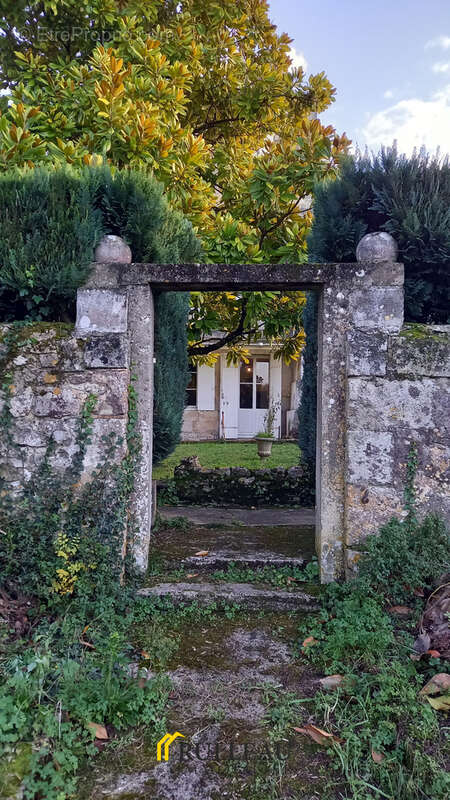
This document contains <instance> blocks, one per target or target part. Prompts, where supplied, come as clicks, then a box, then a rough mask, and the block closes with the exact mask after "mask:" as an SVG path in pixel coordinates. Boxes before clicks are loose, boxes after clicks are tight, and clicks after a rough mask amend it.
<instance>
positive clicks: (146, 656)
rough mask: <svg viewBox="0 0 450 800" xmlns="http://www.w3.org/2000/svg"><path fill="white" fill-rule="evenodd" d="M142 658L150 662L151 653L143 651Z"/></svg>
mask: <svg viewBox="0 0 450 800" xmlns="http://www.w3.org/2000/svg"><path fill="white" fill-rule="evenodd" d="M141 656H142V658H145V659H147V660H148V659H149V658H150V653H147V650H141Z"/></svg>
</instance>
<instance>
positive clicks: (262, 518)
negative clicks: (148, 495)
mask: <svg viewBox="0 0 450 800" xmlns="http://www.w3.org/2000/svg"><path fill="white" fill-rule="evenodd" d="M158 513H159V515H160V517H161V518H162V519H163V520H164V519H168V520H171V519H175V518H176V517H184V518H185V519H187V520H188V521H189V522H191V523H192V524H193V525H205V526H206V525H208V526H211V525H212V526H214V525H216V524H217V523H218V522H219V523H221V524H222V525H229V526H231V525H245V526H246V527H257V528H261V527H263V526H269V527H271V528H273V527H274V526H280V525H281V526H292V527H297V528H300V529H301V528H304V527H305V526H307V527H308V526H314V525H315V520H316V512H315V509H314V508H273V507H272V508H239V507H238V506H235V507H234V506H204V505H203V506H160V507H159V508H158Z"/></svg>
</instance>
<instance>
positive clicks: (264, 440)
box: [255, 402, 281, 458]
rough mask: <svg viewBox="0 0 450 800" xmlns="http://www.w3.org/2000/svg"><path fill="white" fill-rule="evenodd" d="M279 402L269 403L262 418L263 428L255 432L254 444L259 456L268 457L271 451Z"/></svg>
mask: <svg viewBox="0 0 450 800" xmlns="http://www.w3.org/2000/svg"><path fill="white" fill-rule="evenodd" d="M280 405H281V403H280V402H278V403H271V404H270V406H269V408H268V409H267V414H266V416H265V418H264V430H262V431H261V432H260V433H257V434H256V437H255V438H256V444H257V446H258V455H259V457H260V458H269V456H270V455H271V453H272V445H273V443H274V441H275V436H274V430H273V429H274V424H275V417H276V415H277V411H278V409H279V408H280Z"/></svg>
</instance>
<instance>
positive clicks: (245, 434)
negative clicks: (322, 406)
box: [181, 343, 300, 442]
mask: <svg viewBox="0 0 450 800" xmlns="http://www.w3.org/2000/svg"><path fill="white" fill-rule="evenodd" d="M249 351H250V353H249V360H248V363H246V362H244V361H241V363H240V364H239V365H234V364H230V365H228V364H227V351H226V350H224V351H222V352H220V356H219V359H218V360H217V362H216V363H215V364H214V366H206V365H201V366H194V365H193V366H192V368H191V375H190V382H189V386H188V389H187V398H186V408H185V411H184V417H183V428H182V432H181V438H182V441H185V442H190V441H204V440H208V439H211V440H213V439H251V438H253V437H254V436H256V434H257V433H259V432H261V431H263V430H264V425H265V421H266V416H267V412H268V410H269V407H272V408H273V409H274V410H275V422H274V435H275V437H276V438H277V439H280V438H291V437H295V436H296V433H297V428H298V425H297V408H298V403H299V394H298V392H299V388H298V387H299V378H300V362H295V361H293V362H291V363H290V364H285V363H284V362H283V361H282V360H280V359H276V358H275V357H274V355H273V348H272V347H270V346H269V345H264V344H263V343H261V344H254V345H252V346H250V348H249Z"/></svg>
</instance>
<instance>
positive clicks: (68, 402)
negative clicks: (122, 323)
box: [0, 323, 130, 490]
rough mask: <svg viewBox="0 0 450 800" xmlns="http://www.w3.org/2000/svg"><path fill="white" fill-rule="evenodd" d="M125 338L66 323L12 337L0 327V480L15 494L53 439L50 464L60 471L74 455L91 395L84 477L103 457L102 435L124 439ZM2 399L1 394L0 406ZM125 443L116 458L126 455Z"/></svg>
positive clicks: (30, 329)
mask: <svg viewBox="0 0 450 800" xmlns="http://www.w3.org/2000/svg"><path fill="white" fill-rule="evenodd" d="M128 363H129V354H128V337H127V334H126V333H122V334H120V333H101V334H95V333H92V334H88V335H85V336H78V335H75V332H74V328H73V326H71V325H56V324H55V325H50V324H46V323H36V324H34V325H32V326H26V327H24V328H22V329H20V330H19V331H18V332H17V334H16V333H15V334H14V336H13V337H12V336H11V329H9V328H8V327H7V326H3V327H2V328H1V329H0V372H1V376H2V380H1V383H2V384H3V382H4V380H5V376H7V375H9V376H10V377H9V378H8V381H7V386H8V392H9V395H10V400H9V405H10V414H11V428H10V434H11V442H12V444H10V443H8V440H7V437H6V436H5V433H4V430H3V431H2V434H3V435H2V436H1V437H0V476H1V477H2V478H3V479H4V480H5V481H6V483H7V484H8V485H9V486H10V487H11V488H12V489H17V490H19V489H20V488H21V487H22V486H23V485H24V483H26V482H27V481H28V480H29V478H30V477H31V475H32V474H33V472H34V471H35V470H36V467H37V466H38V465H39V463H40V462H41V461H42V459H43V457H44V455H45V452H46V449H47V446H48V444H49V442H50V441H51V440H53V442H54V452H53V454H52V456H51V463H52V465H53V466H54V467H55V468H56V469H57V470H59V471H64V470H65V469H66V468H67V467H68V465H69V463H70V460H71V458H72V457H73V455H74V454H75V452H76V435H77V426H78V423H79V419H80V415H81V412H82V409H83V405H84V403H85V401H86V400H87V398H88V397H89V395H95V396H96V397H97V405H96V408H95V411H94V423H93V435H92V442H91V444H89V445H88V447H87V452H86V458H85V469H84V473H83V477H82V480H85V479H86V478H87V477H88V476H89V474H90V472H91V471H92V470H93V469H94V468H95V467H96V465H97V464H98V462H99V459H100V457H101V453H102V448H103V442H102V438H103V437H104V436H108V435H110V434H115V435H116V436H117V437H118V438H119V439H122V440H123V441H125V437H126V428H127V419H128V385H129V380H130V371H129V367H128ZM4 403H5V399H4V397H0V408H2V409H3V408H4ZM124 452H125V451H124V445H123V446H122V447H119V448H118V450H117V457H118V458H121V457H122V456H123V455H124Z"/></svg>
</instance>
